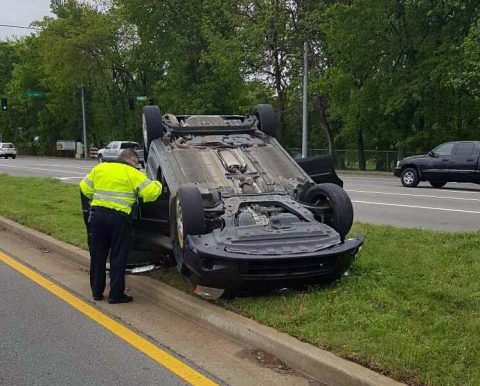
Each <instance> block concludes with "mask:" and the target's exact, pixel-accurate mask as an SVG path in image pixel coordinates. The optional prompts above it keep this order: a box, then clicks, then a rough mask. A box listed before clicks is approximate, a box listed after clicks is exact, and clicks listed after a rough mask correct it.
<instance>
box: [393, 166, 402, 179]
mask: <svg viewBox="0 0 480 386" xmlns="http://www.w3.org/2000/svg"><path fill="white" fill-rule="evenodd" d="M393 175H394V176H395V177H400V176H401V175H402V168H399V167H398V166H397V167H396V168H395V169H394V171H393Z"/></svg>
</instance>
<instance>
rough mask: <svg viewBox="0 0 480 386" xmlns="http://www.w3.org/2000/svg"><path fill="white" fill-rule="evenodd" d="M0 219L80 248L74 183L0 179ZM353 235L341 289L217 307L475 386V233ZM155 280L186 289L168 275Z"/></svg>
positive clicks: (354, 354) (385, 363)
mask: <svg viewBox="0 0 480 386" xmlns="http://www.w3.org/2000/svg"><path fill="white" fill-rule="evenodd" d="M0 215H2V216H5V217H8V218H10V219H13V220H15V221H17V222H19V223H21V224H24V225H26V226H29V227H31V228H34V229H36V230H39V231H41V232H44V233H47V234H49V235H51V236H53V237H55V238H57V239H59V240H63V241H65V242H68V243H70V244H74V245H77V246H79V247H83V248H85V247H86V236H85V230H84V227H83V221H82V216H81V210H80V203H79V193H78V187H77V186H74V185H68V184H63V183H60V182H58V181H56V180H51V179H37V178H18V177H9V176H5V175H0ZM359 230H361V231H362V232H364V233H365V235H366V236H367V241H366V243H365V247H364V248H363V250H362V253H361V257H360V258H359V259H358V260H357V261H356V262H355V263H354V265H353V266H352V269H351V270H350V271H349V273H348V275H346V276H344V277H343V278H342V280H340V281H339V282H337V283H335V284H333V285H330V286H327V287H312V288H310V289H309V290H307V291H303V292H295V291H292V292H287V293H286V294H283V295H281V296H262V297H246V298H236V299H233V300H228V301H221V302H219V305H221V306H223V307H225V308H228V309H230V310H232V311H235V312H238V313H240V314H243V315H245V316H248V317H250V318H252V319H255V320H257V321H258V322H260V323H262V324H265V325H268V326H271V327H274V328H276V329H278V330H281V331H284V332H287V333H288V334H290V335H292V336H294V337H296V338H298V339H300V340H303V341H305V342H309V343H311V344H313V345H315V346H318V347H321V348H323V349H326V350H329V351H331V352H334V353H336V354H338V355H340V356H342V357H344V358H347V359H351V360H354V361H355V362H357V363H360V364H362V365H365V366H368V367H370V368H372V369H374V370H377V371H380V372H382V373H385V374H387V375H390V376H393V377H394V378H396V379H398V380H402V381H404V382H407V383H409V384H425V385H478V384H480V366H479V363H480V339H479V338H480V280H479V279H480V252H479V246H480V232H476V233H442V232H432V231H425V230H416V229H399V228H394V227H388V226H376V225H369V224H356V225H355V229H354V232H355V231H359ZM155 276H156V277H157V278H158V279H159V280H162V281H164V282H166V283H168V284H171V285H173V286H176V287H179V288H181V289H184V290H185V289H186V288H187V286H186V285H185V284H184V281H183V280H182V279H181V278H180V277H179V275H178V274H177V273H176V272H175V270H173V269H171V270H166V271H159V272H156V274H155Z"/></svg>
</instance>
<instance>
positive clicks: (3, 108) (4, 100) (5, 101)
mask: <svg viewBox="0 0 480 386" xmlns="http://www.w3.org/2000/svg"><path fill="white" fill-rule="evenodd" d="M6 110H7V98H2V111H6Z"/></svg>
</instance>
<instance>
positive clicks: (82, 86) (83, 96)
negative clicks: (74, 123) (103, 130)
mask: <svg viewBox="0 0 480 386" xmlns="http://www.w3.org/2000/svg"><path fill="white" fill-rule="evenodd" d="M80 92H81V94H82V120H83V154H84V156H85V159H87V158H88V157H87V154H88V149H87V113H86V111H85V86H84V85H83V84H82V85H80Z"/></svg>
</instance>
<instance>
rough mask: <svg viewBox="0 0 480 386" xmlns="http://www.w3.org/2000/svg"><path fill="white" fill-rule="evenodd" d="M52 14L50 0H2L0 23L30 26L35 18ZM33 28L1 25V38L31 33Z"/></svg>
mask: <svg viewBox="0 0 480 386" xmlns="http://www.w3.org/2000/svg"><path fill="white" fill-rule="evenodd" d="M47 15H49V16H51V15H52V14H51V13H50V0H0V24H13V25H20V26H26V27H28V26H29V25H30V23H31V22H32V21H34V20H40V19H42V18H43V17H44V16H47ZM30 33H32V31H31V30H26V29H19V28H7V27H0V40H5V39H7V38H12V37H20V36H25V35H29V34H30Z"/></svg>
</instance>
